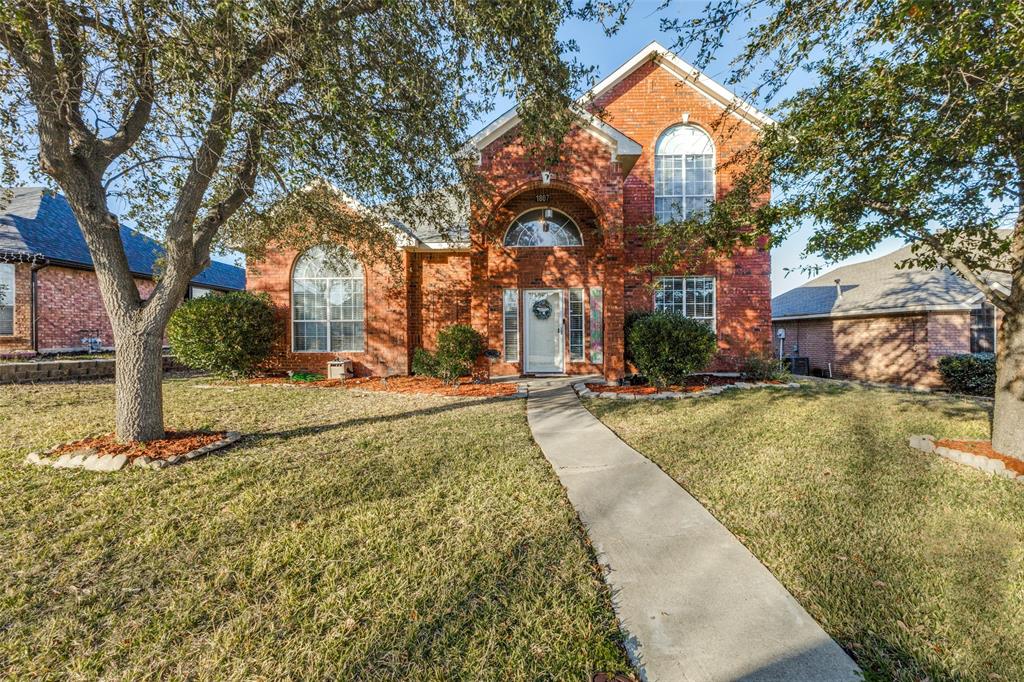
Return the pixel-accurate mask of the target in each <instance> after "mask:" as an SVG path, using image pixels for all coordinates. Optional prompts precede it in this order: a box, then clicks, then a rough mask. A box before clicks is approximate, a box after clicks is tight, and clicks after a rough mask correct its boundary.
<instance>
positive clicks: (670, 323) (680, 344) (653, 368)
mask: <svg viewBox="0 0 1024 682" xmlns="http://www.w3.org/2000/svg"><path fill="white" fill-rule="evenodd" d="M627 343H628V344H629V348H630V354H631V356H632V361H633V364H635V365H636V368H637V369H638V370H639V371H640V373H641V374H643V375H644V376H645V377H647V379H649V380H650V382H651V383H652V384H654V385H655V386H657V387H658V388H664V387H665V386H668V385H669V384H681V383H682V382H683V381H684V380H685V379H686V377H687V375H689V374H693V373H694V372H697V371H700V370H702V369H704V368H705V367H706V366H707V365H708V363H709V362H711V357H712V356H713V355H714V354H715V350H716V349H717V346H718V342H717V339H716V338H715V333H714V332H713V331H711V328H710V327H708V326H707V325H706V324H704V323H703V322H698V321H697V320H691V319H690V318H688V317H684V316H683V315H681V314H680V313H672V312H656V313H651V314H650V315H645V316H643V317H640V318H638V319H636V320H635V321H634V322H633V324H632V325H631V326H630V329H629V332H628V334H627Z"/></svg>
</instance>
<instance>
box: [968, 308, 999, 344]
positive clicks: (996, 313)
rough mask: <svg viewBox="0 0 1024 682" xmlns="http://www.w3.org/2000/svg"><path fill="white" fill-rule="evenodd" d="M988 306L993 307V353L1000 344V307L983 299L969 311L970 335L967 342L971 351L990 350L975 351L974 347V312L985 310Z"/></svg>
mask: <svg viewBox="0 0 1024 682" xmlns="http://www.w3.org/2000/svg"><path fill="white" fill-rule="evenodd" d="M986 306H987V307H989V308H991V310H992V350H991V352H992V353H995V352H996V348H997V346H998V344H999V309H998V308H996V307H995V306H994V305H992V304H991V303H989V302H988V301H986V300H983V301H981V302H980V303H978V304H977V305H975V306H974V307H973V308H971V310H970V311H969V312H968V313H967V334H968V336H967V344H968V346H967V349H968V350H969V351H970V352H971V353H975V352H978V353H980V352H988V351H975V350H974V349H973V346H974V319H973V318H974V313H975V312H977V311H981V310H984V309H985V308H986Z"/></svg>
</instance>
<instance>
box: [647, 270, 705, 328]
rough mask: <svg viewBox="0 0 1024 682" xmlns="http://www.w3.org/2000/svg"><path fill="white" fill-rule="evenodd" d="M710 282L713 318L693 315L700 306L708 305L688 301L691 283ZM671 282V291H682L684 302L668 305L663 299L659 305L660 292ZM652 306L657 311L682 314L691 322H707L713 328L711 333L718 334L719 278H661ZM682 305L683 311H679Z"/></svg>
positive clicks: (700, 276) (695, 276) (696, 276)
mask: <svg viewBox="0 0 1024 682" xmlns="http://www.w3.org/2000/svg"><path fill="white" fill-rule="evenodd" d="M708 281H710V282H711V317H706V316H697V315H694V314H691V313H693V312H696V307H697V306H698V305H707V304H706V303H696V302H695V301H694V302H690V301H688V300H687V298H688V297H687V291H688V289H689V286H688V285H689V284H690V283H691V282H692V283H694V284H696V283H697V282H704V283H706V282H708ZM669 282H671V283H672V284H673V288H672V289H670V291H682V292H683V301H682V303H681V304H679V303H675V302H670V303H666V302H665V300H664V298H663V299H662V302H661V303H660V304H659V302H658V294H659V292H664V291H665V285H666V284H667V283H669ZM652 304H653V308H654V310H655V311H662V310H668V311H674V312H679V313H682V314H683V316H685V317H688V318H690V319H691V320H698V321H700V322H706V323H707V324H708V326H710V327H711V331H714V332H716V333H717V330H718V278H717V277H714V276H713V275H687V276H668V277H659V278H658V282H657V285H656V287H655V292H654V297H653V301H652ZM680 305H681V306H682V310H680V309H679V308H680ZM691 306H693V307H692V308H691Z"/></svg>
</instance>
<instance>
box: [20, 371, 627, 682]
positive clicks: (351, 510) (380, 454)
mask: <svg viewBox="0 0 1024 682" xmlns="http://www.w3.org/2000/svg"><path fill="white" fill-rule="evenodd" d="M112 395H113V391H112V387H111V385H110V384H109V383H99V384H82V385H42V386H35V387H30V386H20V387H19V386H13V387H12V386H5V387H2V388H0V472H2V473H0V500H2V503H0V548H2V549H0V677H4V678H21V679H46V678H50V679H67V678H78V679H82V678H103V679H124V680H139V679H162V678H176V679H181V678H191V679H214V678H215V679H236V680H242V679H283V678H293V679H336V680H387V679H415V680H456V679H458V680H487V679H494V680H534V679H559V680H564V679H568V680H583V679H585V678H586V676H587V675H589V674H591V673H593V672H596V671H625V670H628V663H627V661H626V659H625V656H624V653H623V650H622V647H621V642H620V638H619V633H618V630H617V628H616V624H615V621H614V616H613V614H612V611H611V608H610V604H609V598H608V594H607V591H606V589H605V587H604V585H603V583H602V582H601V580H600V574H599V572H598V569H597V568H596V566H595V563H594V560H593V557H592V555H591V552H590V549H589V547H588V546H587V544H586V542H585V540H584V538H583V536H582V533H581V528H580V526H579V523H578V520H577V518H576V516H575V514H574V513H573V511H572V509H571V507H570V506H569V504H568V502H567V500H566V498H565V495H564V493H563V491H562V489H561V487H560V486H559V484H558V481H557V479H556V478H555V476H554V474H553V472H552V471H551V469H550V467H549V466H548V464H547V463H546V461H545V460H544V459H543V457H542V455H541V453H540V451H539V450H538V448H537V447H536V445H535V444H534V443H533V441H532V440H531V438H530V432H529V429H528V427H527V425H526V420H525V415H524V403H523V401H510V400H486V399H460V398H454V399H453V398H439V397H423V396H420V397H417V396H405V395H388V394H380V393H377V394H360V393H356V392H345V391H342V390H308V389H307V390H301V389H292V390H289V389H278V388H260V387H243V386H240V387H237V388H225V387H218V388H201V387H200V381H197V380H171V381H168V382H167V383H166V396H165V400H166V408H167V415H168V419H167V423H168V426H173V427H175V428H187V429H193V428H216V429H225V428H231V429H239V430H241V431H243V432H245V433H247V434H249V435H247V437H246V438H245V440H243V441H242V442H241V443H240V444H239V445H237V446H235V447H233V448H232V449H230V450H227V451H225V454H223V455H221V456H211V457H208V458H206V459H203V460H197V461H195V462H192V463H190V464H187V465H184V466H179V467H172V468H169V469H166V470H164V471H162V472H153V471H143V470H139V469H134V468H129V469H126V470H125V471H123V472H120V473H119V474H93V473H89V472H83V471H66V470H65V471H59V470H52V469H44V468H37V467H29V466H25V465H23V464H22V463H21V462H22V459H23V458H24V456H25V454H26V453H28V452H29V451H31V450H38V449H43V448H45V447H47V446H49V445H53V444H55V443H57V442H60V441H65V440H69V439H71V438H76V437H80V436H84V435H86V434H88V433H90V432H96V431H100V430H103V429H104V428H107V427H108V426H109V418H110V412H111V409H112Z"/></svg>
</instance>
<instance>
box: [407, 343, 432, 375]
mask: <svg viewBox="0 0 1024 682" xmlns="http://www.w3.org/2000/svg"><path fill="white" fill-rule="evenodd" d="M412 373H413V374H416V375H418V376H424V377H432V376H437V360H436V359H435V358H434V354H433V353H431V352H430V351H429V350H427V349H426V348H417V349H416V350H414V351H413V353H412Z"/></svg>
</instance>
